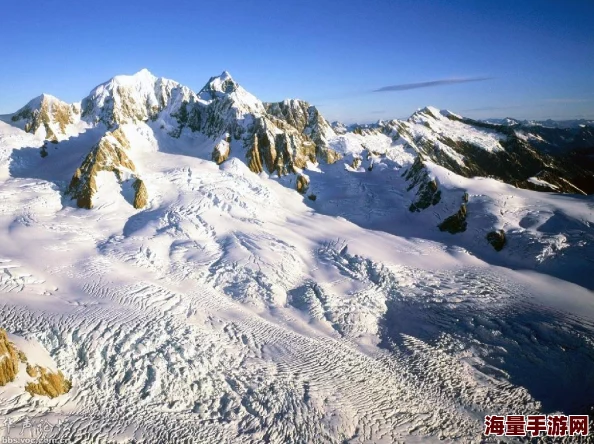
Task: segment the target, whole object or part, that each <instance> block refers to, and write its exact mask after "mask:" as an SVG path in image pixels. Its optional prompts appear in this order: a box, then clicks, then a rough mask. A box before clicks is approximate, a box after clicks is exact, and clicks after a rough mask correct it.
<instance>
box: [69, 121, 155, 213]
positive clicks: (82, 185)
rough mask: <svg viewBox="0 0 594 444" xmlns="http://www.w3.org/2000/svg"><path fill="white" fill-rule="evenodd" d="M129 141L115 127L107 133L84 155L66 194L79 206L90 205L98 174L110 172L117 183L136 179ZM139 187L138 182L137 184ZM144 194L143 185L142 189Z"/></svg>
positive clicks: (95, 189)
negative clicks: (129, 154) (129, 155)
mask: <svg viewBox="0 0 594 444" xmlns="http://www.w3.org/2000/svg"><path fill="white" fill-rule="evenodd" d="M129 148H130V144H129V142H128V139H127V138H126V135H125V134H124V132H123V131H122V130H121V129H120V128H117V129H116V130H114V131H112V132H107V133H106V134H105V135H104V136H103V137H102V138H101V140H100V141H99V142H98V143H97V145H95V147H94V148H93V149H92V150H91V152H90V153H89V154H88V155H87V156H86V157H85V159H84V160H83V163H82V165H81V166H80V167H79V168H77V170H76V172H75V173H74V175H73V176H72V180H71V181H70V185H69V187H68V191H67V194H68V195H70V197H71V198H72V199H76V205H77V206H78V207H79V208H87V209H91V208H93V196H94V195H95V193H96V192H97V174H98V173H99V172H101V171H108V172H113V173H114V174H115V175H116V178H117V179H118V181H119V182H122V181H124V180H126V179H131V178H133V179H137V177H136V175H135V171H136V167H135V166H134V163H133V162H132V160H131V159H130V158H129V157H128V154H127V150H128V149H129ZM139 186H140V185H139ZM144 192H145V193H146V188H144Z"/></svg>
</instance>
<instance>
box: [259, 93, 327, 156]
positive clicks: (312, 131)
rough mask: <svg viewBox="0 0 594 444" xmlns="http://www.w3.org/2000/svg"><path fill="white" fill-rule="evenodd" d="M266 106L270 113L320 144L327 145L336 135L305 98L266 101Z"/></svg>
mask: <svg viewBox="0 0 594 444" xmlns="http://www.w3.org/2000/svg"><path fill="white" fill-rule="evenodd" d="M264 106H265V107H266V111H267V112H268V113H269V114H272V115H273V116H275V117H277V118H279V119H282V120H284V121H286V122H287V123H288V124H289V125H292V126H293V127H295V128H296V129H297V130H298V131H299V132H301V133H303V134H305V135H307V136H309V137H310V138H311V139H312V140H313V141H314V142H315V143H316V144H318V145H326V144H327V142H328V139H330V138H331V137H335V136H336V133H335V132H334V130H333V129H332V126H331V125H330V123H329V122H328V121H327V120H326V119H325V118H324V117H323V116H322V115H321V114H320V112H319V111H318V109H317V108H316V107H315V106H312V105H310V104H309V103H307V102H305V101H303V100H299V99H287V100H284V101H282V102H275V103H265V104H264Z"/></svg>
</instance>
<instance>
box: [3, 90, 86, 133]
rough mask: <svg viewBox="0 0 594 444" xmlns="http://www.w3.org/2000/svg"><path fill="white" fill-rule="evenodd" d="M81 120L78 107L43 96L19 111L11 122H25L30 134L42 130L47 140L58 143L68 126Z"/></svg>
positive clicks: (26, 129)
mask: <svg viewBox="0 0 594 444" xmlns="http://www.w3.org/2000/svg"><path fill="white" fill-rule="evenodd" d="M79 118H80V109H79V108H78V106H77V105H69V104H68V103H65V102H62V101H61V100H59V99H57V98H55V97H53V96H50V95H48V94H43V95H41V96H39V97H37V98H36V99H33V100H31V101H30V102H29V103H28V104H27V105H25V106H24V107H23V108H21V109H20V110H19V111H17V112H16V113H15V114H14V115H13V116H12V117H11V120H12V121H13V122H24V129H25V131H26V132H28V133H33V134H35V133H37V131H38V130H40V129H42V130H43V131H44V138H45V139H47V140H50V141H53V142H57V141H58V140H59V139H60V138H62V137H64V136H65V134H66V128H67V126H68V125H70V124H73V123H75V122H76V121H77V120H78V119H79Z"/></svg>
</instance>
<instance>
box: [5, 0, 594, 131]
mask: <svg viewBox="0 0 594 444" xmlns="http://www.w3.org/2000/svg"><path fill="white" fill-rule="evenodd" d="M593 23H594V1H592V0H583V1H577V0H573V1H572V0H567V1H565V2H560V1H549V0H522V1H507V0H498V1H473V0H468V1H458V0H447V1H437V0H433V1H424V0H411V1H396V0H372V1H369V0H367V1H350V0H343V1H323V0H320V1H310V0H302V1H293V0H286V1H285V0H277V1H256V0H244V1H232V0H229V1H219V2H211V1H208V2H201V1H177V0H171V1H168V2H165V1H158V2H157V1H152V0H144V1H142V2H126V1H122V0H119V1H112V0H102V1H98V2H87V1H80V0H76V1H72V0H43V1H39V0H29V1H27V2H3V4H2V5H1V6H0V29H2V35H3V36H4V38H3V41H2V43H0V48H1V49H0V59H1V66H2V68H1V69H0V113H8V112H13V111H15V110H16V109H18V108H19V107H20V106H22V105H24V104H25V103H26V102H27V101H28V100H29V99H31V98H32V97H34V96H36V95H39V94H40V93H42V92H46V93H49V94H53V95H55V96H57V97H59V98H61V99H62V100H65V101H68V102H73V101H78V100H80V99H81V98H83V97H84V96H85V95H87V94H88V92H89V91H90V90H91V89H92V88H93V87H94V86H95V85H97V84H99V83H102V82H104V81H106V80H108V79H109V78H111V77H113V76H114V75H117V74H132V73H134V72H136V71H138V70H140V69H141V68H148V69H149V70H150V71H151V72H153V73H154V74H155V75H158V76H163V77H168V78H172V79H174V80H177V81H179V82H181V83H183V84H185V85H188V86H189V87H191V88H192V89H194V90H198V89H200V88H201V87H202V86H203V85H204V83H205V82H206V81H207V80H208V78H209V77H210V76H212V75H218V74H219V73H220V72H222V71H223V70H227V71H229V72H231V74H232V75H233V77H234V78H235V79H236V80H237V81H238V82H239V83H240V84H241V85H242V86H244V87H245V88H246V89H247V90H248V91H250V92H252V93H253V94H255V95H256V96H257V97H259V98H260V99H262V100H264V101H275V100H282V99H284V98H289V97H292V98H301V99H305V100H308V101H310V102H312V103H313V104H315V105H318V107H319V108H320V109H321V110H322V112H323V113H324V114H325V115H326V117H327V118H329V119H331V120H336V119H338V120H342V121H345V122H347V123H351V122H353V121H359V122H368V121H375V120H378V119H383V118H395V117H405V116H408V115H410V114H411V113H412V112H414V111H415V110H416V109H417V108H420V107H423V106H426V105H433V106H436V107H439V108H447V109H450V110H452V111H455V112H457V113H459V114H463V115H466V116H469V117H475V118H488V117H504V116H514V117H519V118H537V119H545V118H554V119H564V118H565V119H570V118H582V117H583V118H594V25H593ZM465 80H472V81H465ZM410 84H417V85H416V86H417V87H414V88H412V87H411V88H403V87H402V85H410ZM419 84H420V85H419ZM423 84H424V85H423ZM390 86H395V88H386V87H390ZM382 88H383V89H387V90H385V91H375V90H378V89H382ZM394 89H395V90H394ZM374 91H375V92H374Z"/></svg>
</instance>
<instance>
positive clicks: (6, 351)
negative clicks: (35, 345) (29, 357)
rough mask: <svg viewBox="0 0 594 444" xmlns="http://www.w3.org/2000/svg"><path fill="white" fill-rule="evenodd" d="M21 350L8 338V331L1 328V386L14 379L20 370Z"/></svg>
mask: <svg viewBox="0 0 594 444" xmlns="http://www.w3.org/2000/svg"><path fill="white" fill-rule="evenodd" d="M19 361H20V357H19V351H18V350H17V348H16V347H15V346H14V344H13V343H12V342H10V341H9V340H8V336H7V334H6V331H4V330H3V329H0V386H4V385H6V384H8V383H9V382H12V381H14V379H15V378H16V375H17V374H18V372H19Z"/></svg>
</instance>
